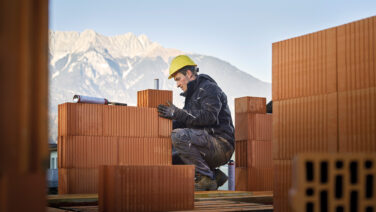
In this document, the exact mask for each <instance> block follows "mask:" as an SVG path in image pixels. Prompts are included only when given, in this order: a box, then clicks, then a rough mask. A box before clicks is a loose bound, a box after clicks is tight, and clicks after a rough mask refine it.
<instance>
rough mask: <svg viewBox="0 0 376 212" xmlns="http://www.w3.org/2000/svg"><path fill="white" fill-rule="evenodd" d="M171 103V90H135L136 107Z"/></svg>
mask: <svg viewBox="0 0 376 212" xmlns="http://www.w3.org/2000/svg"><path fill="white" fill-rule="evenodd" d="M168 101H169V102H170V103H172V91H170V90H154V89H147V90H142V91H138V92H137V107H154V108H156V107H157V106H158V105H160V104H164V105H167V102H168Z"/></svg>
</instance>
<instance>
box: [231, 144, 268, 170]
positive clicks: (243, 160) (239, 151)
mask: <svg viewBox="0 0 376 212" xmlns="http://www.w3.org/2000/svg"><path fill="white" fill-rule="evenodd" d="M235 166H236V167H248V168H251V167H252V168H272V141H255V140H245V141H236V144H235Z"/></svg>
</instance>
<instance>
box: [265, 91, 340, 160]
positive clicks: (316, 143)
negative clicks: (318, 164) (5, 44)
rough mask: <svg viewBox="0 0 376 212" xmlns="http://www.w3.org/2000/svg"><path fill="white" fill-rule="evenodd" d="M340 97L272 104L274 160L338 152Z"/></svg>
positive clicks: (316, 97)
mask: <svg viewBox="0 0 376 212" xmlns="http://www.w3.org/2000/svg"><path fill="white" fill-rule="evenodd" d="M337 121H338V117H337V94H336V93H332V94H326V95H320V96H311V97H303V98H296V99H289V100H281V101H276V102H273V128H272V129H273V143H272V145H273V159H283V160H290V159H292V158H293V157H294V155H296V154H297V153H303V152H337V148H338V122H337Z"/></svg>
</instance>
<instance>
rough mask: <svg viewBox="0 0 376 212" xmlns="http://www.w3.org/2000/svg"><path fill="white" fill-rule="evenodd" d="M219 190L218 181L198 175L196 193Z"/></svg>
mask: <svg viewBox="0 0 376 212" xmlns="http://www.w3.org/2000/svg"><path fill="white" fill-rule="evenodd" d="M214 190H217V181H216V180H214V179H211V178H210V177H208V176H206V175H201V174H198V175H196V179H195V191H214Z"/></svg>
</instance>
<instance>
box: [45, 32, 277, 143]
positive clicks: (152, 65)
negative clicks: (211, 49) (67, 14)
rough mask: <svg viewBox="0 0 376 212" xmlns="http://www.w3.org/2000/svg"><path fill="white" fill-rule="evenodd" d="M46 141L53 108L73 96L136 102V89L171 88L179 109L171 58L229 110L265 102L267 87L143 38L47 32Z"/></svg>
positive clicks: (224, 65)
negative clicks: (191, 69)
mask: <svg viewBox="0 0 376 212" xmlns="http://www.w3.org/2000/svg"><path fill="white" fill-rule="evenodd" d="M49 44H50V45H49V54H50V55H49V68H50V75H49V76H50V78H49V82H50V84H49V86H50V93H49V109H50V110H49V118H50V124H49V127H50V133H49V141H50V142H56V140H57V106H58V104H61V103H64V102H72V98H73V95H74V94H80V95H86V96H93V97H104V98H107V99H108V100H110V101H114V102H123V103H127V104H128V105H136V104H137V91H138V90H144V89H149V88H153V86H154V79H156V78H158V79H159V85H160V89H164V90H173V93H174V97H173V98H174V103H175V104H176V105H177V106H179V107H182V106H183V103H184V98H183V97H181V96H179V94H180V93H181V90H179V89H177V88H176V85H175V83H174V81H173V80H168V79H167V77H168V67H169V64H170V62H171V60H172V58H173V57H175V56H177V55H179V54H188V55H189V56H190V57H191V58H192V59H193V60H194V61H195V62H196V63H197V64H198V67H199V68H200V72H199V73H205V74H208V75H210V76H211V77H212V78H213V79H214V80H216V81H217V83H218V84H219V86H220V87H221V88H222V90H223V91H224V92H225V93H226V94H227V97H228V101H229V106H230V109H231V110H232V111H233V108H234V98H236V97H241V96H259V97H266V98H267V99H268V100H270V99H271V84H270V83H266V82H263V81H260V80H258V79H256V78H254V77H252V76H251V75H249V74H247V73H245V72H243V71H241V70H239V69H238V68H236V67H235V66H233V65H231V64H230V63H228V62H225V61H223V60H220V59H218V58H215V57H211V56H204V55H198V54H189V53H186V52H182V51H179V50H176V49H168V48H164V47H162V46H161V45H160V44H158V43H156V42H152V41H150V40H149V39H148V38H147V37H146V35H139V36H136V35H134V34H132V33H127V34H124V35H118V36H104V35H100V34H98V33H96V32H94V31H93V30H86V31H84V32H82V33H79V32H58V31H56V32H52V31H50V33H49Z"/></svg>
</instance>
